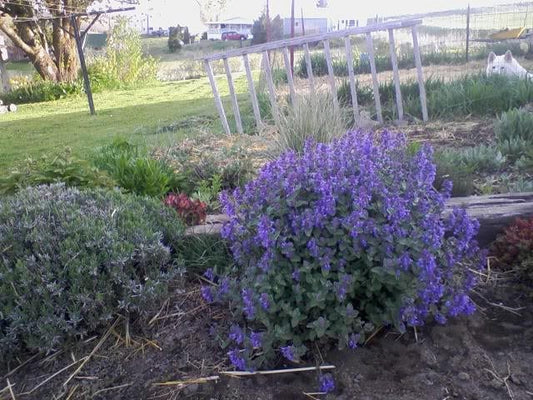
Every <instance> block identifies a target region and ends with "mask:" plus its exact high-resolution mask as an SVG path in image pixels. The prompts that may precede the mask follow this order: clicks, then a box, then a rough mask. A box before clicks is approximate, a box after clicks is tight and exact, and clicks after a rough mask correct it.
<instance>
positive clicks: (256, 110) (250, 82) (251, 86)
mask: <svg viewBox="0 0 533 400" xmlns="http://www.w3.org/2000/svg"><path fill="white" fill-rule="evenodd" d="M242 59H243V61H244V69H245V70H246V79H247V80H248V90H249V91H250V98H251V100H252V109H253V110H254V117H255V123H256V125H257V127H259V126H261V112H260V111H259V103H258V102H257V93H256V92H255V84H254V79H253V77H252V70H251V68H250V61H249V60H248V54H244V55H243V56H242Z"/></svg>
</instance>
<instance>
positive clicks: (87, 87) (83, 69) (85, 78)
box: [70, 16, 96, 115]
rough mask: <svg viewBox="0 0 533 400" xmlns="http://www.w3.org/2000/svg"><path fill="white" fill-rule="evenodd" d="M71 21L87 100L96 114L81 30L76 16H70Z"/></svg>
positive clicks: (93, 113)
mask: <svg viewBox="0 0 533 400" xmlns="http://www.w3.org/2000/svg"><path fill="white" fill-rule="evenodd" d="M70 23H71V24H72V27H73V28H74V39H75V40H76V47H77V48H78V57H79V58H80V66H81V73H82V75H83V83H84V86H85V93H86V94H87V101H88V102H89V110H90V111H91V115H95V114H96V110H95V109H94V101H93V92H92V91H91V81H90V80H89V73H88V72H87V65H85V55H84V54H83V45H82V43H81V37H80V30H79V28H78V22H77V21H76V17H75V16H72V17H70Z"/></svg>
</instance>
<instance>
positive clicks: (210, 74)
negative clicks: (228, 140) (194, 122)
mask: <svg viewBox="0 0 533 400" xmlns="http://www.w3.org/2000/svg"><path fill="white" fill-rule="evenodd" d="M204 66H205V71H206V73H207V77H208V78H209V83H210V84H211V90H212V91H213V97H214V99H215V105H216V106H217V110H218V115H220V122H222V127H223V128H224V132H226V134H227V135H229V134H230V133H231V131H230V129H229V125H228V120H227V118H226V113H225V112H224V106H223V105H222V100H220V95H219V93H218V89H217V83H216V82H215V77H214V76H213V70H212V68H211V64H210V63H209V60H204Z"/></svg>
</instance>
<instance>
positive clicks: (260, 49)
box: [201, 19, 428, 134]
mask: <svg viewBox="0 0 533 400" xmlns="http://www.w3.org/2000/svg"><path fill="white" fill-rule="evenodd" d="M421 23H422V20H419V19H417V20H403V21H393V22H386V23H381V24H373V25H369V26H365V27H360V28H353V29H345V30H340V31H334V32H329V33H326V34H317V35H309V36H302V37H296V38H292V39H285V40H278V41H275V42H269V43H265V44H260V45H257V46H250V47H244V48H239V49H233V50H229V51H226V52H224V53H217V54H212V55H208V56H205V57H202V58H201V59H202V60H203V62H204V66H205V70H206V72H207V76H208V78H209V82H210V83H211V88H212V91H213V97H214V99H215V105H216V107H217V109H218V113H219V115H220V120H221V122H222V126H223V127H224V131H225V132H226V133H227V134H230V133H231V132H230V128H229V124H228V119H227V117H226V112H225V110H224V106H223V105H222V101H221V98H220V94H219V91H218V88H217V84H216V81H215V77H214V75H213V69H212V68H211V62H212V61H215V60H223V62H224V68H225V71H226V77H227V81H228V86H229V94H230V97H231V104H232V108H233V114H234V116H235V124H236V127H237V131H238V132H239V133H243V126H242V120H241V114H240V110H239V104H238V102H237V95H236V93H235V88H234V85H233V77H232V73H231V69H230V65H229V61H228V59H229V58H232V57H242V58H243V65H244V69H245V71H246V78H247V80H248V87H249V91H250V97H251V101H252V107H253V112H254V117H255V121H256V123H257V125H258V126H259V125H261V115H260V111H259V103H258V101H257V94H256V91H255V85H254V82H253V78H252V72H251V69H250V62H249V58H248V55H249V54H253V53H262V55H263V63H264V68H265V77H266V82H267V88H268V94H269V98H270V103H271V106H272V115H273V117H274V119H275V120H277V119H278V118H279V114H278V113H279V109H278V103H277V100H276V89H275V85H274V81H273V79H272V66H271V63H270V60H269V51H272V50H281V51H282V53H283V59H284V64H285V70H286V73H287V83H288V85H289V91H290V97H291V100H292V101H293V102H294V100H295V97H296V90H295V87H294V80H293V76H292V72H291V66H290V62H289V48H291V47H292V48H294V47H296V46H302V47H303V50H304V58H305V63H306V67H307V78H308V81H309V87H310V91H311V93H314V92H315V90H316V85H315V79H314V76H313V68H312V65H311V53H310V51H309V43H317V42H323V45H324V55H325V59H326V63H327V69H328V78H329V86H330V90H331V92H332V98H333V102H334V106H335V107H339V104H338V100H337V88H336V84H335V75H334V71H333V63H332V58H331V51H330V42H329V41H330V40H331V39H335V38H344V42H345V52H346V62H347V64H348V76H349V82H350V92H351V95H352V106H353V113H354V118H355V119H357V118H358V117H359V105H358V101H357V89H356V79H355V73H354V69H353V54H352V45H351V41H350V36H354V35H365V36H366V47H367V52H368V57H369V62H370V71H371V74H372V87H373V92H374V99H375V104H376V114H377V119H378V121H379V122H383V113H382V108H381V99H380V96H379V81H378V75H377V70H376V61H375V55H374V45H373V41H372V33H373V32H378V31H386V32H388V34H389V47H390V55H391V64H392V72H393V80H394V86H395V94H396V96H395V97H396V99H395V100H396V108H397V110H398V119H399V120H403V117H404V115H403V104H402V93H401V87H400V74H399V71H398V60H397V57H396V48H395V41H394V31H395V30H396V29H403V28H410V29H411V33H412V38H413V53H414V60H415V65H416V69H417V80H418V87H419V90H420V103H421V107H422V119H423V120H424V121H427V120H428V111H427V105H426V90H425V87H424V75H423V71H422V61H421V58H420V49H419V47H418V31H417V26H418V25H420V24H421Z"/></svg>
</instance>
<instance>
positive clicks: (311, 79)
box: [304, 43, 315, 95]
mask: <svg viewBox="0 0 533 400" xmlns="http://www.w3.org/2000/svg"><path fill="white" fill-rule="evenodd" d="M304 56H305V66H306V67H307V78H308V79H309V88H310V93H311V95H314V94H315V79H314V77H313V64H312V63H311V53H310V52H309V45H308V44H307V43H304Z"/></svg>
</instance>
